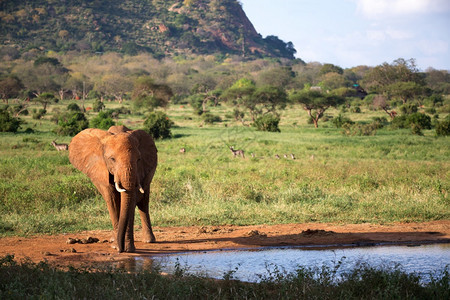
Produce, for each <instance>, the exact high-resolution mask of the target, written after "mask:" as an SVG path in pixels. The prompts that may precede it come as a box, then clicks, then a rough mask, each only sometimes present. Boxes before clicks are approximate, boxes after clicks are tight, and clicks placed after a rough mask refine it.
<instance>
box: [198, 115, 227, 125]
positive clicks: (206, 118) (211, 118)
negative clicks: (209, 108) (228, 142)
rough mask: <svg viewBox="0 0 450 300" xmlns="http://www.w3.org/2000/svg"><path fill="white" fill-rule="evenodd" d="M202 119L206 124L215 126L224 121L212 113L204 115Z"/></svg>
mask: <svg viewBox="0 0 450 300" xmlns="http://www.w3.org/2000/svg"><path fill="white" fill-rule="evenodd" d="M202 118H203V121H204V122H205V123H206V124H214V123H216V122H222V119H221V118H220V117H219V116H216V115H213V114H211V113H205V114H203V116H202Z"/></svg>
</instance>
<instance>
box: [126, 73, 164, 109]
mask: <svg viewBox="0 0 450 300" xmlns="http://www.w3.org/2000/svg"><path fill="white" fill-rule="evenodd" d="M131 97H132V98H131V99H132V100H133V101H134V103H135V105H136V106H137V107H146V108H150V109H154V108H156V107H166V106H167V105H168V104H169V101H170V98H172V97H173V92H172V89H171V88H170V87H169V86H168V85H165V84H157V83H155V82H154V80H153V79H152V78H151V77H150V76H141V77H139V78H138V79H137V80H136V81H135V83H134V88H133V92H132V95H131Z"/></svg>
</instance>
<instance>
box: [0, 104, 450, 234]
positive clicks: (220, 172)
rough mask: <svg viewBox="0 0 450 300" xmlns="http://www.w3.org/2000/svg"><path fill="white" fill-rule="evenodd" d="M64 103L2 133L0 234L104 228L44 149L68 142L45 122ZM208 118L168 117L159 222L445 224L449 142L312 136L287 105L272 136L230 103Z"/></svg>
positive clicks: (96, 209) (156, 211) (156, 198)
mask: <svg viewBox="0 0 450 300" xmlns="http://www.w3.org/2000/svg"><path fill="white" fill-rule="evenodd" d="M67 104H68V103H67V102H66V103H62V104H57V105H53V106H52V107H51V108H50V113H49V114H48V115H46V116H45V117H44V119H43V120H33V119H32V118H31V117H28V116H27V117H23V118H22V119H23V120H24V121H26V122H27V123H26V124H24V125H23V126H22V127H23V129H25V128H27V127H30V128H32V129H33V130H34V133H23V132H22V133H21V132H19V133H17V134H9V133H1V134H0V213H1V215H2V217H1V219H0V236H2V235H3V236H5V235H29V234H42V233H43V234H53V233H61V232H74V231H80V230H89V229H109V228H110V221H109V216H108V213H107V210H106V205H105V203H104V202H103V200H101V197H100V196H99V194H98V193H97V192H96V190H95V188H94V186H93V185H92V184H91V183H90V181H89V179H88V178H87V177H86V176H84V175H83V174H81V173H80V172H78V171H77V170H76V169H75V168H73V167H72V166H71V165H70V163H69V160H68V157H67V155H68V154H67V152H57V151H56V150H55V149H54V148H53V147H52V146H51V145H50V142H51V141H52V140H54V139H57V141H58V142H66V143H69V142H70V139H71V138H70V137H58V136H56V135H55V134H54V133H53V132H52V129H53V128H54V127H55V126H56V125H55V124H53V123H52V122H50V117H51V115H52V110H55V108H59V109H60V110H63V109H64V108H65V107H66V106H67ZM125 105H127V104H125ZM87 106H89V103H88V104H87ZM106 106H107V108H113V107H115V106H118V104H113V103H111V104H110V103H106ZM211 112H212V113H213V114H215V115H219V116H220V117H221V118H222V122H219V123H216V124H214V125H207V124H203V122H202V121H201V118H200V117H198V116H195V115H194V114H193V112H192V109H191V108H190V107H189V106H182V105H177V106H175V105H173V106H172V107H171V108H169V109H168V110H167V111H166V113H167V114H168V115H169V117H170V118H171V119H172V120H173V121H174V122H175V125H176V126H175V128H173V130H172V132H173V136H174V138H172V139H168V140H158V141H157V142H156V144H157V147H158V151H159V152H158V153H159V166H158V169H157V173H156V175H155V178H154V181H153V183H152V194H151V201H150V205H151V217H152V218H153V223H154V225H156V226H169V225H170V226H189V225H219V224H236V225H250V224H280V223H298V222H336V223H361V222H371V223H390V222H413V221H414V222H421V221H430V220H441V219H448V218H449V217H450V210H449V209H448V207H449V204H450V201H449V195H448V192H449V190H450V176H449V175H450V162H449V160H448V158H449V157H450V147H449V145H450V139H449V137H440V138H436V137H435V136H434V131H431V130H430V131H426V130H425V131H424V135H423V136H416V135H412V134H411V133H410V131H409V130H390V129H388V128H384V129H380V130H378V132H377V134H376V135H375V136H345V135H343V134H342V130H341V129H337V128H334V127H333V126H332V124H331V123H330V122H326V123H324V122H322V123H319V125H320V126H321V127H320V128H318V129H314V128H313V126H312V125H308V124H307V123H306V119H307V118H306V113H305V112H304V111H303V110H301V109H300V108H299V107H296V106H294V107H290V108H288V109H287V110H286V111H284V112H283V115H282V122H281V126H280V129H281V133H268V132H259V131H256V130H255V129H254V128H252V127H247V126H242V124H240V123H236V122H235V121H234V120H233V119H232V117H231V114H232V113H231V112H232V109H231V108H229V107H226V106H220V107H217V108H211ZM338 113H339V112H338V111H335V110H332V111H330V112H328V114H329V115H331V116H337V115H338ZM94 115H95V113H93V112H90V113H89V114H88V117H89V118H91V117H93V116H94ZM346 116H348V117H350V118H351V119H353V120H358V121H359V122H370V121H371V119H372V117H375V116H383V114H382V113H381V112H372V111H368V110H367V111H366V110H363V113H361V114H350V113H348V114H346ZM143 118H144V115H142V114H134V115H121V116H120V120H119V122H120V123H121V124H124V125H126V126H128V127H130V128H132V129H138V128H140V127H141V125H142V122H143ZM229 146H234V147H235V148H237V149H244V150H245V153H246V158H245V159H237V158H236V159H234V158H233V157H232V155H231V153H230V151H229V149H228V147H229ZM181 147H184V148H186V150H187V151H186V153H185V154H181V153H179V149H180V148H181ZM250 153H254V154H255V157H254V158H252V157H251V155H250ZM291 153H293V154H294V155H295V157H296V159H295V160H293V159H291V158H290V154H291ZM276 154H278V155H279V156H280V157H281V159H276V158H275V155H276ZM284 154H288V155H289V156H288V158H287V159H286V158H284V157H283V156H284ZM86 220H89V221H86ZM137 222H139V220H137Z"/></svg>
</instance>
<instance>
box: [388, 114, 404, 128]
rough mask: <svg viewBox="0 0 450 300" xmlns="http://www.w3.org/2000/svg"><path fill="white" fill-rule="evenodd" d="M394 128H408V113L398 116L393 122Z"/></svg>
mask: <svg viewBox="0 0 450 300" xmlns="http://www.w3.org/2000/svg"><path fill="white" fill-rule="evenodd" d="M391 127H392V129H403V128H407V127H408V126H407V122H406V115H402V116H397V117H395V118H394V119H393V120H392V122H391Z"/></svg>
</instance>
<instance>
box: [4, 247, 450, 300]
mask: <svg viewBox="0 0 450 300" xmlns="http://www.w3.org/2000/svg"><path fill="white" fill-rule="evenodd" d="M420 279H421V278H420V277H419V276H417V275H414V274H405V273H403V272H402V271H401V270H400V269H398V268H394V269H389V270H386V269H382V268H373V267H369V266H361V267H360V268H357V269H354V270H352V271H349V272H347V273H346V274H345V275H344V276H342V278H337V277H336V275H335V270H334V269H330V268H322V269H317V268H316V269H311V268H299V269H298V270H297V271H296V272H293V273H290V274H284V273H282V272H279V271H278V272H272V273H270V274H269V275H267V276H263V277H262V278H261V282H259V283H245V282H240V281H236V280H233V274H232V272H227V273H225V274H224V276H223V280H212V279H208V278H205V277H201V276H198V275H195V276H194V275H187V273H186V272H185V270H183V269H182V268H180V267H179V268H178V269H177V270H176V272H175V274H174V275H173V276H162V275H161V274H160V273H159V271H158V269H153V270H144V271H142V272H139V273H129V272H127V271H125V270H122V271H121V270H118V271H117V270H116V271H113V270H111V269H109V270H104V271H99V270H92V269H90V268H81V269H75V268H70V269H69V270H67V271H62V270H60V269H57V268H54V267H52V266H49V265H48V264H46V263H45V262H41V263H38V264H35V263H32V262H26V261H25V262H17V261H16V260H15V259H14V257H13V256H6V257H2V258H0V298H1V299H41V298H43V299H69V298H72V299H124V298H126V299H427V300H429V299H448V298H449V297H450V288H449V280H450V278H449V273H448V270H446V271H444V272H443V274H441V275H437V276H431V278H429V281H428V283H426V284H420V283H419V282H420Z"/></svg>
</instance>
